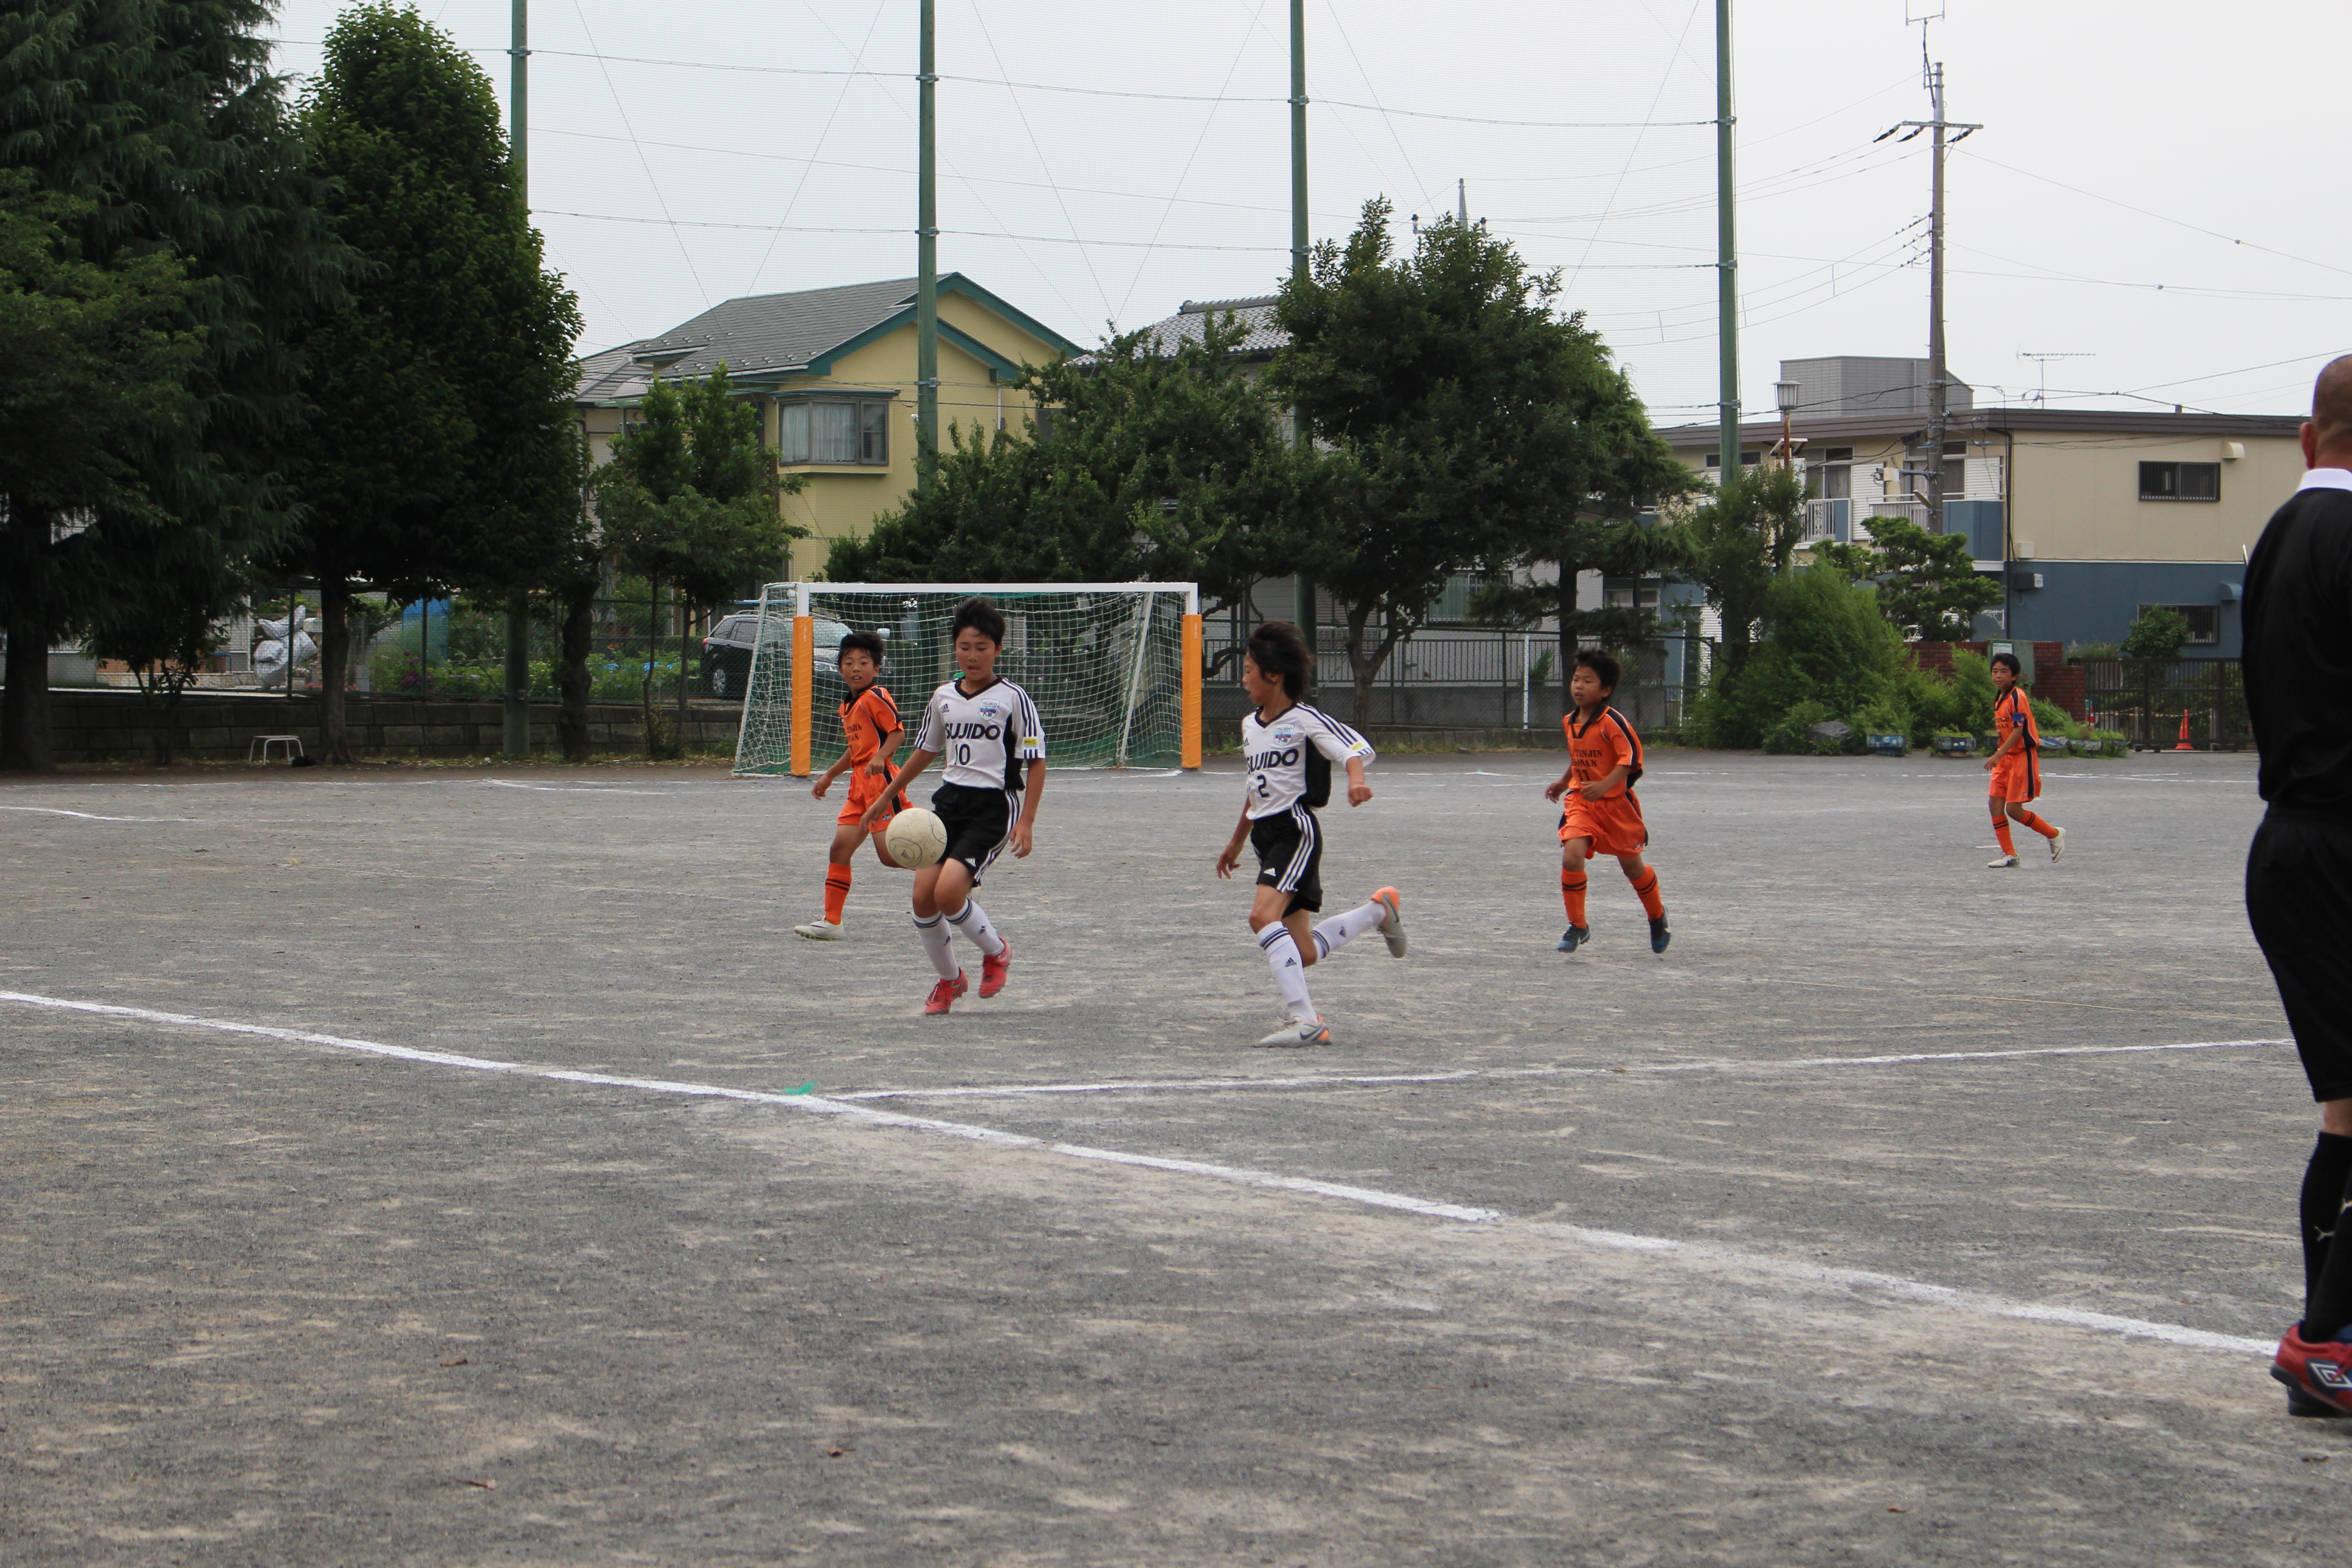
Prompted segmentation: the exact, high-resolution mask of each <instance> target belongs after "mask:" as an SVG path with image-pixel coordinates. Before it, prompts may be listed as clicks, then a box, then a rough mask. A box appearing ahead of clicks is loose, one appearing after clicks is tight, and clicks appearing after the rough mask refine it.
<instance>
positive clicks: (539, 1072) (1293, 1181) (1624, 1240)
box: [0, 991, 2275, 1355]
mask: <svg viewBox="0 0 2352 1568" xmlns="http://www.w3.org/2000/svg"><path fill="white" fill-rule="evenodd" d="M0 1002H15V1003H19V1004H21V1005H26V1006H31V1007H48V1008H55V1009H58V1010H60V1011H65V1012H72V1013H91V1014H98V1015H100V1016H107V1017H116V1018H137V1019H141V1020H142V1021H145V1022H148V1023H155V1024H170V1025H176V1026H181V1027H184V1028H195V1029H213V1030H217V1031H219V1032H221V1033H223V1034H231V1035H255V1036H259V1037H262V1038H265V1039H273V1040H285V1041H289V1042H291V1043H296V1044H302V1045H317V1046H330V1047H334V1048H336V1049H338V1050H347V1051H360V1052H363V1053H365V1054H367V1055H370V1056H380V1057H390V1058H394V1059H396V1060H400V1061H412V1062H422V1063H426V1064H429V1065H432V1066H435V1067H454V1068H467V1069H468V1070H470V1071H474V1072H494V1073H514V1074H518V1075H520V1076H522V1077H525V1078H537V1079H551V1080H553V1081H556V1082H559V1083H584V1084H593V1085H598V1086H602V1087H605V1088H612V1089H644V1090H646V1091H647V1092H650V1093H654V1094H675V1095H685V1096H689V1097H693V1098H698V1099H713V1100H743V1101H748V1102H750V1103H752V1104H758V1105H777V1106H782V1107H784V1108H786V1109H788V1110H801V1111H806V1112H808V1113H810V1114H812V1115H818V1116H845V1117H850V1118H853V1119H855V1120H856V1121H862V1122H864V1123H866V1124H867V1125H869V1126H876V1127H899V1128H905V1129H907V1130H908V1131H918V1132H932V1133H938V1134H940V1135H943V1136H946V1137H950V1138H961V1139H966V1140H969V1141H971V1142H980V1143H989V1144H993V1145H996V1146H998V1147H1001V1148H1013V1149H1040V1150H1043V1151H1045V1152H1048V1153H1052V1154H1059V1155H1062V1156H1063V1157H1065V1158H1066V1159H1072V1160H1094V1161H1100V1162H1103V1163H1109V1164H1114V1165H1133V1166H1140V1167H1142V1168H1144V1169H1147V1170H1154V1171H1168V1172H1172V1173H1176V1174H1179V1175H1189V1176H1207V1177H1210V1178H1212V1179H1213V1180H1217V1181H1224V1182H1233V1183H1236V1184H1241V1185H1244V1186H1252V1187H1266V1188H1273V1189H1276V1190H1278V1191H1284V1192H1295V1193H1312V1194H1318V1195H1319V1196H1323V1197H1333V1198H1340V1199H1344V1200H1346V1201H1348V1202H1350V1203H1359V1204H1368V1205H1372V1206H1374V1207H1377V1208H1391V1209H1401V1210H1403V1211H1404V1212H1406V1213H1408V1214H1418V1215H1427V1216H1429V1217H1431V1218H1433V1219H1451V1220H1461V1221H1465V1222H1471V1223H1476V1222H1481V1221H1489V1220H1500V1219H1503V1218H1505V1217H1506V1216H1505V1215H1503V1214H1502V1213H1501V1211H1499V1210H1496V1209H1481V1208H1465V1207H1463V1206H1461V1205H1455V1204H1440V1203H1432V1202H1430V1201H1429V1200H1427V1199H1423V1198H1413V1197H1407V1196H1405V1195H1404V1194H1401V1193H1388V1192H1381V1191H1380V1190H1379V1189H1377V1188H1372V1187H1356V1186H1348V1185H1344V1184H1339V1183H1336V1182H1318V1181H1313V1180H1310V1179H1307V1178H1306V1177H1300V1176H1281V1175H1276V1174H1275V1173H1272V1172H1267V1171H1253V1170H1248V1169H1245V1168H1243V1167H1239V1166H1234V1165H1216V1164H1210V1163H1205V1162H1202V1161H1199V1160H1171V1159H1163V1158H1161V1157H1160V1156H1158V1155H1152V1154H1131V1153H1128V1152H1123V1151H1120V1150H1116V1149H1092V1148H1088V1147H1087V1146H1085V1145H1084V1144H1077V1143H1048V1142H1045V1140H1044V1139H1042V1138H1030V1137H1026V1136H1024V1135H1023V1134H1021V1133H1017V1132H1003V1131H998V1130H997V1129H995V1128H992V1127H978V1126H974V1125H972V1124H971V1123H970V1122H964V1121H938V1120H935V1119H933V1118H931V1117H927V1116H903V1115H900V1114H898V1112H896V1111H889V1110H867V1109H866V1107H864V1106H860V1105H849V1104H845V1103H844V1102H843V1101H841V1100H826V1099H821V1098H819V1097H818V1096H815V1095H811V1094H773V1093H770V1092H768V1091H766V1090H762V1089H728V1088H725V1087H723V1086H721V1085H718V1084H707V1083H679V1082H676V1081H673V1080H670V1079H646V1078H620V1077H616V1076H614V1075H613V1074H610V1073H593V1072H572V1071H568V1070H563V1069H558V1068H534V1067H529V1066H526V1065H524V1064H523V1063H520V1062H503V1061H496V1060H492V1059H491V1058H487V1057H469V1056H461V1055H458V1054H457V1053H455V1052H451V1051H425V1050H418V1049H416V1048H415V1047H410V1046H393V1045H385V1044H383V1043H381V1042H379V1041H375V1040H358V1039H352V1038H350V1037H346V1036H342V1035H327V1034H319V1033H316V1032H314V1031H311V1030H308V1029H284V1028H278V1027H275V1026H270V1025H267V1024H240V1023H233V1022H230V1021H228V1020H226V1019H220V1018H199V1017H195V1016H192V1015H189V1014H185V1013H163V1012H157V1011H155V1010H153V1009H151V1008H146V1007H124V1006H117V1005H110V1004H108V1003H103V1002H75V1001H70V1000H68V999H66V998H63V997H58V996H40V995H36V994H31V993H28V992H23V991H0ZM2224 1043H2231V1042H2221V1041H2215V1042H2212V1044H2214V1045H2221V1044H2224ZM2254 1043H2267V1042H2254ZM2087 1048H2096V1047H2087ZM2121 1048H2123V1049H2145V1050H2164V1049H2195V1048H2198V1047H2162V1046H2150V1047H2121ZM1972 1054H1979V1055H1992V1056H2025V1055H2030V1054H2032V1055H2040V1054H2048V1053H2038V1052H2037V1053H2029V1052H2024V1051H2006V1052H2001V1051H1996V1052H1986V1053H1972ZM1883 1059H1885V1060H1891V1061H1901V1060H1910V1059H1915V1058H1883ZM1927 1059H1930V1060H1934V1059H1940V1058H1927ZM1523 1223H1526V1224H1527V1225H1528V1228H1529V1229H1532V1230H1534V1231H1536V1232H1538V1234H1542V1235H1548V1236H1556V1237H1562V1238H1564V1239H1567V1240H1570V1241H1576V1242H1580V1243H1582V1244H1584V1245H1586V1246H1590V1247H1607V1248H1609V1249H1611V1250H1612V1251H1620V1252H1643V1253H1653V1254H1657V1255H1661V1256H1666V1257H1671V1258H1675V1259H1677V1260H1686V1261H1699V1262H1706V1263H1713V1264H1718V1265H1728V1266H1730V1267H1732V1268H1740V1269H1744V1270H1747V1271H1748V1272H1750V1273H1754V1274H1759V1275H1764V1276H1767V1277H1769V1278H1773V1279H1787V1280H1790V1281H1792V1282H1797V1283H1801V1284H1807V1285H1812V1286H1816V1287H1818V1286H1822V1285H1831V1286H1837V1287H1842V1288H1845V1289H1864V1290H1874V1291H1877V1292H1880V1293H1882V1294H1885V1295H1887V1296H1891V1297H1894V1298H1895V1299H1896V1300H1904V1301H1913V1302H1918V1303H1921V1304H1923V1305H1927V1306H1937V1307H1946V1308H1957V1309H1959V1310H1974V1311H1979V1312H1984V1313H1989V1314H1991V1315H1993V1316H1997V1317H2004V1318H2016V1319H2021V1320H2023V1321H2029V1322H2041V1323H2055V1324H2060V1325H2063V1326H2065V1327H2069V1328H2077V1329H2086V1330H2089V1331H2093V1332H2095V1333H2109V1334H2121V1335H2123V1336H2125V1337H2126V1338H2129V1339H2152V1340H2160V1341H2163V1342H2166V1343H2168V1344H2176V1345H2180V1346H2183V1347H2185V1348H2188V1349H2190V1350H2211V1351H2228V1352H2233V1353H2238V1354H2247V1355H2254V1354H2260V1355H2268V1354H2270V1353H2271V1352H2272V1351H2273V1349H2274V1348H2275V1347H2274V1346H2273V1344H2272V1343H2271V1342H2268V1341H2266V1340H2253V1339H2246V1338H2242V1337H2241V1336H2238V1335H2234V1334H2220V1333H2214V1332H2211V1331H2208V1330H2204V1329H2191V1328H2188V1327H2185V1326H2183V1325H2181V1324H2179V1323H2159V1322H2154V1321H2148V1320H2146V1319H2141V1318H2124V1317H2117V1316H2116V1315H2115V1314H2113V1313H2109V1312H2091V1311H2084V1310H2081V1309H2079V1308H2074V1307H2051V1306H2044V1305H2042V1304H2040V1303H2038V1302H2032V1301H2015V1300H2010V1299H2008V1298H2007V1297H2002V1296H1993V1295H1988V1294H1985V1293H1983V1292H1981V1291H1974V1290H1961V1289H1955V1288H1953V1287H1951V1286H1948V1285H1931V1284H1928V1283H1927V1282H1926V1281H1924V1280H1918V1279H1905V1278H1903V1277H1902V1276H1901V1275H1899V1274H1879V1273H1874V1272H1871V1271H1868V1270H1864V1269H1859V1268H1834V1267H1831V1266H1829V1265H1824V1264H1812V1263H1803V1262H1798V1261H1794V1260H1791V1259H1787V1258H1772V1257H1769V1256H1767V1255H1765V1254H1762V1253H1754V1252H1743V1251H1738V1250H1736V1249H1733V1248H1729V1247H1713V1246H1710V1245H1708V1244H1706V1243H1704V1242H1687V1241H1676V1240H1674V1239H1673V1238H1671V1237H1660V1236H1638V1235H1634V1234H1632V1233H1630V1232H1626V1231H1616V1230H1595V1229H1591V1228H1588V1227H1586V1226H1573V1225H1559V1224H1554V1223H1551V1222H1549V1221H1533V1222H1523Z"/></svg>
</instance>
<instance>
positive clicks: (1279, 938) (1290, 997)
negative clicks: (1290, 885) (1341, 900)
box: [1250, 883, 1316, 1024]
mask: <svg viewBox="0 0 2352 1568" xmlns="http://www.w3.org/2000/svg"><path fill="white" fill-rule="evenodd" d="M1289 902H1290V895H1289V894H1288V893H1286V892H1284V891H1283V890H1282V889H1279V888H1269V887H1267V886H1265V884H1264V883H1260V884H1259V885H1258V889H1257V895H1256V898H1255V900H1254V901H1253V902H1252V903H1251V905H1250V930H1251V931H1254V932H1255V933H1256V935H1257V945H1258V951H1259V952H1263V953H1265V962H1266V965H1267V967H1268V968H1270V969H1272V970H1273V971H1274V984H1275V985H1276V988H1277V989H1278V990H1280V991H1281V993H1282V1004H1283V1005H1284V1006H1285V1007H1286V1008H1287V1009H1288V1010H1289V1012H1290V1016H1292V1017H1293V1018H1296V1019H1297V1020H1298V1021H1299V1022H1300V1023H1302V1024H1304V1023H1307V1022H1309V1021H1311V1020H1312V1019H1313V1018H1314V1017H1315V1016H1316V1013H1315V1003H1314V1001H1313V1000H1312V999H1311V998H1310V997H1309V996H1308V995H1307V962H1308V960H1307V954H1308V953H1310V952H1314V951H1315V942H1314V939H1313V933H1312V931H1310V930H1308V929H1307V920H1306V911H1305V910H1297V911H1295V912H1296V913H1297V917H1298V919H1297V929H1294V928H1293V925H1292V922H1291V921H1290V920H1289V919H1287V918H1286V914H1287V913H1288V912H1290V911H1287V910H1286V906H1287V905H1288V904H1289ZM1300 936H1306V937H1307V943H1306V944H1305V946H1303V947H1302V946H1301V945H1300V944H1299V941H1298V938H1299V937H1300Z"/></svg>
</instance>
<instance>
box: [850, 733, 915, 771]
mask: <svg viewBox="0 0 2352 1568" xmlns="http://www.w3.org/2000/svg"><path fill="white" fill-rule="evenodd" d="M906 738H907V731H904V730H889V731H884V733H883V736H882V739H881V742H880V743H879V744H877V746H876V747H875V748H874V757H873V760H872V761H870V762H868V763H866V772H867V773H888V772H889V771H890V759H891V758H893V757H895V756H897V755H898V742H901V741H903V740H905V739H906ZM842 761H843V762H846V761H848V754H847V753H846V752H845V753H843V757H842ZM834 765H835V767H838V766H840V765H841V764H840V763H835V764H834Z"/></svg>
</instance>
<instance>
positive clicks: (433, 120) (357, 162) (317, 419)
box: [289, 3, 585, 761]
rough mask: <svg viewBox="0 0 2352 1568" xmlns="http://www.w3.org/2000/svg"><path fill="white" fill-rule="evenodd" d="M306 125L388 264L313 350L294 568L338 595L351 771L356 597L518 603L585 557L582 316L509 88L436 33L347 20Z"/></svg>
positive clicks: (324, 679) (371, 262) (362, 16)
mask: <svg viewBox="0 0 2352 1568" xmlns="http://www.w3.org/2000/svg"><path fill="white" fill-rule="evenodd" d="M302 125H303V128H304V130H305V132H307V134H308V135H309V137H310V142H311V144H312V146H313V148H314V149H315V159H316V166H317V168H318V169H319V171H320V173H322V174H328V175H331V177H332V178H333V179H334V181H335V185H334V190H333V194H332V195H331V198H330V199H329V201H328V204H327V210H328V213H329V216H330V217H331V222H332V224H333V227H334V231H335V233H336V234H337V236H338V237H341V239H342V240H343V241H344V242H345V243H346V244H347V245H349V246H350V247H352V249H353V250H355V251H356V252H357V253H358V254H359V255H360V256H361V257H362V258H364V259H365V263H366V265H365V268H364V270H363V272H362V276H361V277H360V279H358V280H357V282H356V283H355V284H354V285H353V287H352V303H351V306H350V308H349V309H348V310H344V311H342V312H341V313H340V314H338V315H337V316H335V317H334V318H333V319H332V320H331V321H325V322H323V323H321V324H320V326H319V328H318V329H317V330H316V331H314V332H312V333H311V335H310V342H309V347H310V378H309V382H308V391H309V393H310V398H311V400H312V402H313V404H314V405H315V407H314V412H313V413H312V415H311V416H310V422H309V426H308V428H307V430H306V432H305V441H304V443H303V447H302V450H301V457H300V459H299V463H298V464H297V466H296V472H297V475H298V478H299V484H300V486H301V489H302V492H303V496H304V499H305V500H307V501H308V502H309V504H310V512H309V517H308V519H307V521H306V523H305V526H304V527H303V529H302V531H301V532H300V534H299V538H298V540H297V541H296V542H294V544H293V545H292V547H291V549H290V551H289V560H291V561H294V562H296V563H299V564H300V565H301V566H302V567H303V568H305V569H306V570H307V571H308V572H309V573H310V574H312V575H314V576H316V577H317V579H318V582H319V589H320V648H319V653H320V682H321V687H322V691H323V697H324V700H323V702H322V704H321V708H322V720H323V722H322V725H321V728H322V730H323V731H324V742H325V749H326V751H327V753H328V754H329V756H330V757H331V758H332V759H334V760H336V761H348V760H350V751H351V748H350V742H349V741H348V739H347V737H346V734H345V731H344V724H343V687H344V684H345V675H346V671H347V669H348V667H349V658H350V650H351V637H350V615H349V612H350V605H351V595H352V582H353V580H354V579H357V580H360V581H364V582H369V583H373V584H375V585H376V586H378V587H380V588H383V589H386V590H388V591H390V592H391V593H393V594H394V595H396V596H397V597H400V598H403V599H414V598H419V597H424V596H425V595H434V594H440V593H445V592H446V591H448V590H449V589H451V588H453V587H464V588H466V589H467V590H469V591H471V592H473V593H476V594H481V595H501V594H504V595H516V594H520V593H521V592H523V591H524V590H527V589H530V588H532V587H535V586H543V585H548V584H552V583H553V582H555V581H556V580H557V579H558V578H559V577H560V576H561V575H562V573H563V571H564V569H565V567H566V566H567V565H569V564H570V563H572V561H573V560H574V559H575V558H576V557H577V556H578V555H579V554H580V553H581V541H582V538H583V533H584V529H585V523H584V521H583V512H582V507H581V491H580V486H581V480H582V478H583V452H582V447H581V441H580V437H579V434H578V429H577V426H575V425H574V424H573V421H572V405H571V392H572V384H573V382H574V379H575V375H576V373H575V372H574V370H573V367H572V362H571V353H572V341H573V339H574V338H576V337H577V336H578V334H579V331H580V312H579V308H578V305H577V303H576V301H575V300H574V299H573V296H572V291H571V290H570V289H566V288H565V287H563V284H562V279H560V278H558V277H557V276H556V275H555V274H554V273H552V272H551V271H549V270H548V269H547V268H546V266H545V265H544V262H543V258H542V255H541V243H540V237H539V234H538V231H537V230H535V229H534V228H532V227H531V226H530V215H529V213H528V211H527V210H526V208H525V205H524V202H523V198H522V194H521V192H520V189H519V188H518V187H517V185H516V182H515V178H514V168H513V164H512V163H511V161H510V158H509V148H508V146H507V141H506V134H505V132H504V131H503V130H502V128H501V126H500V121H499V104H498V98H497V95H496V93H495V92H494V91H493V90H492V89H491V86H490V81H489V78H488V76H486V75H485V74H483V72H482V70H481V68H480V67H478V66H477V65H476V64H475V63H474V61H473V58H472V57H471V56H470V55H468V54H467V52H466V51H465V50H463V49H461V48H459V47H457V44H456V43H454V42H453V41H451V39H450V38H449V37H447V36H446V34H444V33H442V32H441V31H439V30H438V29H437V28H436V27H434V26H432V25H431V24H430V23H428V22H427V21H425V18H424V17H422V16H419V15H418V14H417V13H416V12H415V11H414V10H412V9H407V8H404V7H402V6H398V5H391V4H386V3H376V4H366V5H358V6H355V7H353V8H352V10H349V11H346V12H345V13H343V15H342V16H341V17H340V18H338V19H337V21H336V23H335V25H334V26H333V27H331V29H329V31H328V35H327V46H326V61H325V66H324V68H323V70H322V71H321V72H320V77H319V79H318V83H317V86H316V88H315V89H314V90H313V91H312V93H311V96H310V99H309V100H308V101H307V102H306V103H305V105H304V106H303V111H302Z"/></svg>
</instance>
